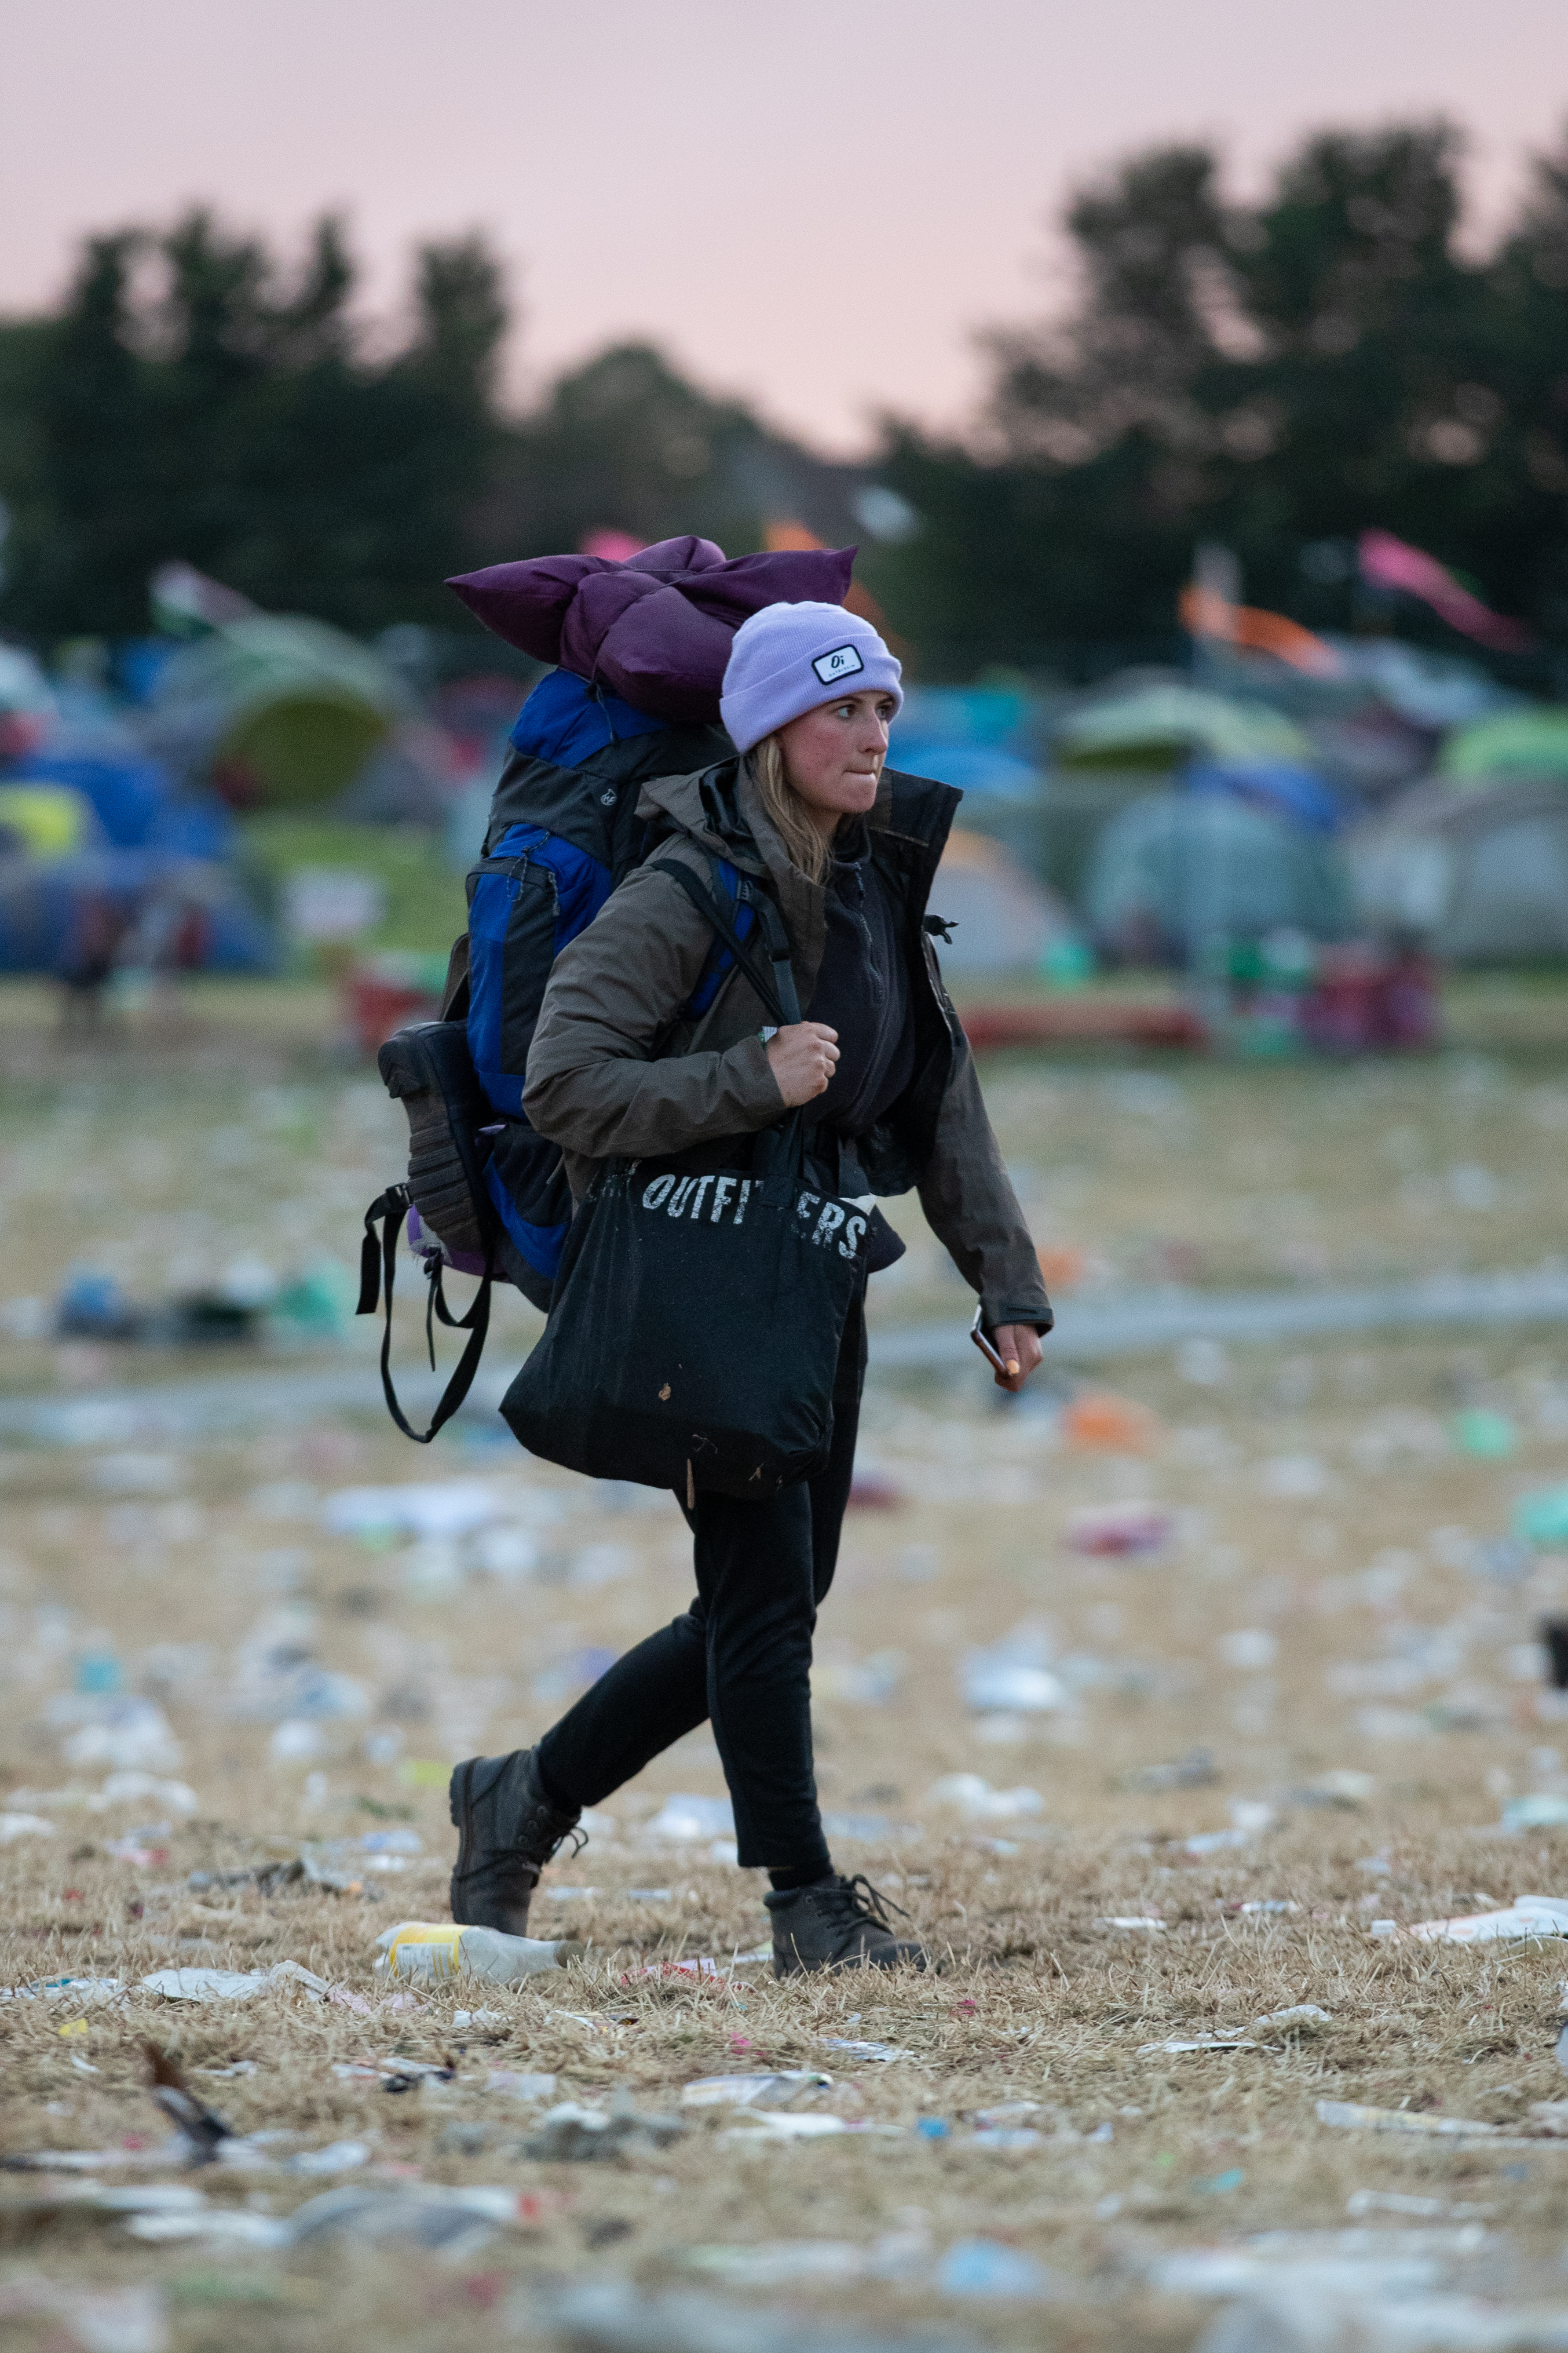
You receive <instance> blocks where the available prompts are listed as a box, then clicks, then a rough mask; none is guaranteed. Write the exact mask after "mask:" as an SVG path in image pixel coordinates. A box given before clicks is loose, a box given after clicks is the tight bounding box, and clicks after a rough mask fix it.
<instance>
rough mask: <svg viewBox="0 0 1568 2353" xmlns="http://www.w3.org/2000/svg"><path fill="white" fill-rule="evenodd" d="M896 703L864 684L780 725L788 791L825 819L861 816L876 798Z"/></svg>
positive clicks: (896, 707)
mask: <svg viewBox="0 0 1568 2353" xmlns="http://www.w3.org/2000/svg"><path fill="white" fill-rule="evenodd" d="M898 707H899V706H898V704H897V702H895V700H894V699H893V697H892V696H891V695H890V694H889V693H886V692H885V691H873V690H872V689H870V688H868V689H866V691H864V692H862V693H860V694H846V695H841V696H840V698H839V700H838V701H837V702H819V703H818V704H817V706H816V710H815V711H806V712H802V714H801V716H800V717H799V718H798V719H792V720H791V721H790V723H789V724H788V725H787V726H786V727H781V728H780V729H779V743H780V745H781V747H782V749H783V752H784V776H785V777H786V779H787V780H788V783H789V786H790V788H791V790H792V791H793V792H795V793H798V794H799V796H800V797H801V799H802V800H803V801H805V804H806V806H807V807H808V808H812V809H816V810H817V811H818V812H819V813H820V815H821V816H822V817H823V818H828V817H829V816H831V817H832V818H834V819H835V820H837V818H841V817H859V816H862V815H864V813H865V811H866V810H867V809H868V808H869V807H870V806H871V804H872V802H873V801H874V800H875V799H876V797H877V786H878V783H879V780H880V777H881V774H882V763H883V761H884V760H885V759H886V758H887V756H888V727H889V723H890V721H891V720H892V718H893V715H894V713H895V712H897V710H898Z"/></svg>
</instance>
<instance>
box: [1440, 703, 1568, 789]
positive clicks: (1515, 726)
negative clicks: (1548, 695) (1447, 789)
mask: <svg viewBox="0 0 1568 2353" xmlns="http://www.w3.org/2000/svg"><path fill="white" fill-rule="evenodd" d="M1437 773H1438V775H1439V776H1447V778H1448V779H1449V780H1450V782H1451V783H1453V784H1456V785H1485V784H1490V783H1492V782H1493V781H1494V780H1495V779H1497V778H1499V777H1504V776H1555V777H1557V778H1558V779H1559V780H1560V781H1561V782H1562V783H1563V784H1568V711H1563V710H1560V709H1557V708H1555V707H1553V706H1552V704H1550V703H1545V704H1536V705H1535V706H1534V707H1533V708H1529V709H1525V710H1521V711H1500V712H1496V713H1495V714H1494V715H1493V716H1492V717H1490V718H1488V719H1478V720H1476V721H1475V722H1474V723H1473V724H1471V725H1470V726H1468V727H1459V728H1456V730H1455V731H1454V733H1453V734H1452V735H1450V736H1449V738H1448V741H1447V744H1444V746H1443V751H1442V755H1441V757H1440V758H1439V760H1438V762H1437Z"/></svg>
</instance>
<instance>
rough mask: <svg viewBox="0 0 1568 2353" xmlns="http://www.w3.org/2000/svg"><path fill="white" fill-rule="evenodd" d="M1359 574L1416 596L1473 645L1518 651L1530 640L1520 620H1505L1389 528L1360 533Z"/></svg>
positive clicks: (1502, 651) (1503, 651)
mask: <svg viewBox="0 0 1568 2353" xmlns="http://www.w3.org/2000/svg"><path fill="white" fill-rule="evenodd" d="M1361 576H1362V578H1363V580H1369V581H1371V583H1372V584H1373V587H1376V588H1403V589H1404V590H1405V594H1406V595H1407V596H1419V597H1420V599H1421V601H1422V603H1423V604H1424V605H1430V606H1431V607H1432V610H1433V611H1434V612H1435V613H1436V614H1438V615H1439V616H1440V617H1441V618H1442V619H1444V620H1445V621H1447V624H1448V626H1449V628H1454V629H1462V630H1463V631H1464V634H1465V635H1466V637H1467V638H1474V639H1475V640H1476V643H1477V644H1478V645H1480V646H1489V647H1490V649H1491V650H1492V651H1493V653H1499V654H1517V653H1522V652H1523V651H1524V650H1525V649H1526V648H1527V647H1529V646H1531V645H1533V644H1534V642H1535V640H1534V638H1533V636H1532V635H1531V631H1530V630H1529V629H1527V628H1525V626H1524V623H1523V622H1522V621H1510V620H1507V619H1505V618H1504V617H1503V615H1502V614H1501V613H1494V612H1493V611H1492V610H1491V609H1490V607H1489V606H1486V605H1483V604H1482V603H1481V600H1480V598H1479V596H1471V594H1470V592H1469V590H1468V588H1461V587H1460V586H1459V584H1458V581H1457V580H1456V579H1455V577H1454V575H1453V574H1452V573H1451V572H1450V571H1449V570H1448V568H1447V565H1442V564H1439V563H1438V561H1437V559H1436V556H1435V555H1426V554H1423V552H1422V551H1421V549H1420V548H1418V547H1411V546H1409V545H1408V544H1407V543H1406V542H1405V541H1404V540H1403V539H1395V538H1394V533H1392V532H1389V531H1363V533H1362V535H1361Z"/></svg>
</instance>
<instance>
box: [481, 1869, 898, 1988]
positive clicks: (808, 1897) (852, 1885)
mask: <svg viewBox="0 0 1568 2353" xmlns="http://www.w3.org/2000/svg"><path fill="white" fill-rule="evenodd" d="M763 1903H764V1904H765V1905H767V1907H768V1910H769V1911H770V1912H771V1913H772V1914H773V1975H774V1977H775V1978H794V1977H801V1976H804V1975H805V1972H806V1971H807V1970H810V1969H861V1968H871V1969H897V1968H916V1969H923V1968H924V1967H925V1965H926V1957H925V1954H924V1951H923V1950H922V1948H921V1947H920V1946H919V1945H917V1944H915V1943H914V1942H913V1941H912V1940H905V1939H900V1937H898V1936H895V1935H894V1934H893V1928H892V1924H891V1922H890V1921H889V1918H888V1905H887V1900H886V1898H885V1897H883V1896H881V1895H879V1894H878V1893H877V1891H876V1889H875V1888H874V1887H873V1886H872V1884H871V1883H870V1881H869V1880H868V1879H867V1878H866V1877H865V1876H864V1875H863V1874H862V1873H857V1874H856V1876H855V1877H854V1878H853V1879H845V1878H844V1877H843V1876H842V1875H841V1874H840V1873H837V1872H834V1873H832V1874H831V1875H830V1876H829V1877H828V1878H826V1879H819V1880H817V1881H816V1883H815V1884H814V1885H813V1886H810V1887H792V1888H789V1889H786V1890H784V1892H782V1893H781V1892H779V1891H777V1890H775V1891H774V1893H773V1894H771V1895H764V1896H763ZM892 1908H893V1910H894V1911H895V1912H898V1913H899V1916H900V1919H903V1920H907V1919H908V1918H909V1916H910V1915H909V1914H908V1913H907V1912H901V1911H900V1907H899V1906H898V1905H896V1904H895V1905H893V1907H892ZM454 1916H455V1915H454Z"/></svg>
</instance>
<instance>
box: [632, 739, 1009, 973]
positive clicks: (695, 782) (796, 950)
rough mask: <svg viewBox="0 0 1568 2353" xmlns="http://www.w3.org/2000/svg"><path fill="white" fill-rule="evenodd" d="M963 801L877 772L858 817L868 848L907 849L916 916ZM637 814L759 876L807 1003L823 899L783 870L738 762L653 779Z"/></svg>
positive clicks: (944, 790) (769, 826) (786, 863)
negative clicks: (767, 886) (880, 843)
mask: <svg viewBox="0 0 1568 2353" xmlns="http://www.w3.org/2000/svg"><path fill="white" fill-rule="evenodd" d="M962 799H963V795H962V793H960V792H958V791H956V790H955V789H954V787H953V786H952V785H939V784H935V783H933V782H932V781H931V778H930V777H927V776H905V775H904V774H903V772H902V771H901V770H900V769H894V768H884V769H883V771H882V775H881V780H880V782H879V785H878V786H877V797H876V799H875V801H874V802H873V803H872V805H871V807H870V808H869V809H868V811H867V812H866V825H867V828H868V830H869V832H870V834H871V836H872V838H873V840H875V839H876V838H877V837H879V836H880V837H882V838H883V839H886V840H887V841H888V842H889V845H892V844H900V845H907V848H906V849H904V855H905V857H906V858H909V857H910V855H911V854H912V859H913V862H914V865H915V868H916V871H917V872H918V873H919V874H920V876H921V887H920V908H919V912H920V913H922V914H923V913H924V912H925V893H926V892H928V891H929V890H930V888H931V876H932V875H933V874H934V873H935V871H936V868H937V861H938V860H939V859H940V858H941V856H942V850H943V849H944V848H945V846H946V843H947V837H948V834H949V832H950V830H951V828H952V820H953V817H954V814H955V812H956V810H957V808H958V804H959V802H960V801H961V800H962ZM637 815H638V817H639V818H643V819H645V820H649V819H654V818H664V819H665V820H666V821H667V822H668V823H669V824H671V825H673V826H675V827H677V828H679V831H681V832H682V833H685V834H688V835H689V836H690V838H691V839H693V840H694V841H698V842H700V844H701V845H702V847H703V849H707V850H709V851H710V852H711V854H712V855H713V856H714V857H715V858H727V859H728V860H730V862H731V865H733V866H738V867H740V868H741V869H742V871H743V872H746V873H749V874H756V875H765V876H766V878H767V879H768V881H770V882H771V883H772V884H773V893H774V896H775V897H776V899H777V901H778V904H779V910H780V913H782V914H783V916H784V926H785V929H786V930H787V932H788V934H789V937H790V944H791V948H792V950H793V961H794V963H795V985H796V987H797V988H798V990H799V992H800V1001H801V1003H802V1004H803V1005H805V1004H807V1003H809V1001H810V997H811V991H812V989H813V987H815V986H816V972H817V967H818V965H820V964H821V962H822V951H823V948H824V946H825V945H826V939H827V892H826V888H825V887H824V885H823V884H822V883H820V882H810V881H807V880H806V878H805V875H804V874H803V873H802V872H801V871H800V869H799V868H798V867H797V866H795V865H794V864H793V863H792V862H791V860H790V856H789V852H788V851H787V850H786V849H785V848H784V843H783V841H782V840H781V839H779V836H778V833H777V831H776V830H775V828H774V827H773V823H772V821H771V819H770V818H769V817H768V814H767V811H766V810H765V809H764V808H763V804H762V801H761V798H760V797H759V796H758V793H757V790H756V787H755V786H754V785H753V784H752V778H751V772H750V770H749V769H748V768H747V766H746V763H745V761H744V760H742V759H740V758H735V759H731V760H721V761H719V762H718V763H717V764H716V765H714V766H713V767H711V768H698V769H694V770H693V771H692V772H691V773H690V774H689V775H688V776H656V777H654V778H653V779H652V781H651V782H650V783H648V784H647V785H645V786H644V787H643V791H642V797H641V798H640V799H639V801H638V802H637Z"/></svg>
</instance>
